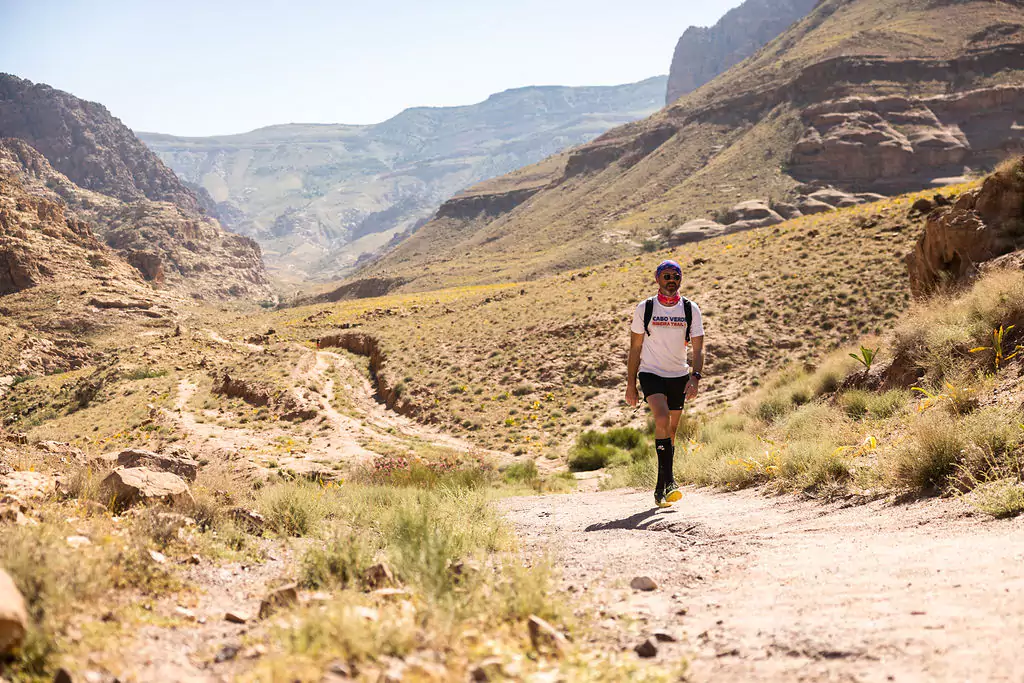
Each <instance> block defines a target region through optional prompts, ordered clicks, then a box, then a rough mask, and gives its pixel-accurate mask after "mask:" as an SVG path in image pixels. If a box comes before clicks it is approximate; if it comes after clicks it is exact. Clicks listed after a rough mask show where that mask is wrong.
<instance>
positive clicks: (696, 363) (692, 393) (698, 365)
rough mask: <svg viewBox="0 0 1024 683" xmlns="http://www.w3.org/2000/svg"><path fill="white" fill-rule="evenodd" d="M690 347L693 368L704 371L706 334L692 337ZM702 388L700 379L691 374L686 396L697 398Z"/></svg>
mask: <svg viewBox="0 0 1024 683" xmlns="http://www.w3.org/2000/svg"><path fill="white" fill-rule="evenodd" d="M690 348H691V349H692V350H693V369H694V370H696V371H697V372H704V336H703V335H701V336H700V337H690ZM699 388H700V380H699V379H697V378H696V377H694V376H693V375H692V374H691V375H690V381H689V382H687V383H686V398H688V399H690V398H696V397H697V391H698V389H699Z"/></svg>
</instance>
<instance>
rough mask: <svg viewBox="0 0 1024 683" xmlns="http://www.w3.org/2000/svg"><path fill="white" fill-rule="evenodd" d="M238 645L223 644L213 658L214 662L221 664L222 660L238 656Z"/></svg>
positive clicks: (229, 659)
mask: <svg viewBox="0 0 1024 683" xmlns="http://www.w3.org/2000/svg"><path fill="white" fill-rule="evenodd" d="M241 649H242V648H240V647H239V646H238V645H225V646H223V647H222V648H221V649H220V650H218V651H217V654H216V655H215V656H214V658H213V662H214V664H222V663H224V662H230V661H231V660H232V659H234V658H235V657H237V656H238V652H239V651H240V650H241Z"/></svg>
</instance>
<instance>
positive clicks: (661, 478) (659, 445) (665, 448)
mask: <svg viewBox="0 0 1024 683" xmlns="http://www.w3.org/2000/svg"><path fill="white" fill-rule="evenodd" d="M654 450H655V452H656V453H657V454H658V485H657V487H655V489H654V491H655V492H656V493H662V492H664V490H665V485H666V484H668V482H669V481H671V477H672V470H671V462H672V439H655V440H654ZM666 463H669V465H668V467H669V469H666V467H665V465H666ZM666 473H668V478H666V476H665V474H666Z"/></svg>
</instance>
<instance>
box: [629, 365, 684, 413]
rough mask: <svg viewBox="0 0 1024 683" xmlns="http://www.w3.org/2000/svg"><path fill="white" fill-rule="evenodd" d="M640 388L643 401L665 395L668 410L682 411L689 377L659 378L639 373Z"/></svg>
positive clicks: (658, 376)
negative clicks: (656, 395) (655, 395)
mask: <svg viewBox="0 0 1024 683" xmlns="http://www.w3.org/2000/svg"><path fill="white" fill-rule="evenodd" d="M638 379H639V380H640V388H641V389H642V390H643V392H644V400H647V399H649V398H650V397H651V396H653V395H654V394H665V396H666V398H668V409H669V410H682V409H683V404H684V403H686V383H687V382H689V381H690V376H689V375H683V376H682V377H661V376H660V375H654V374H651V373H649V372H641V373H640V374H639V375H638Z"/></svg>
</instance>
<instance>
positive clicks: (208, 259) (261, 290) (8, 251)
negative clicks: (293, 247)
mask: <svg viewBox="0 0 1024 683" xmlns="http://www.w3.org/2000/svg"><path fill="white" fill-rule="evenodd" d="M0 171H2V173H3V178H4V180H5V185H4V187H3V189H2V190H0V196H3V197H6V199H7V201H8V203H11V202H13V204H12V205H13V206H14V207H15V208H17V207H19V206H28V207H31V206H35V203H39V202H41V203H40V204H39V206H41V207H45V208H40V209H38V210H39V211H42V212H43V213H44V214H45V220H46V221H48V222H49V223H53V224H54V225H57V224H61V223H63V224H64V227H63V228H61V229H59V230H58V229H57V228H55V227H52V226H49V227H47V226H46V224H45V222H44V224H43V225H42V226H41V227H39V228H37V229H34V232H30V233H26V232H25V231H24V227H25V226H26V225H31V224H30V223H29V224H26V223H25V221H24V220H21V219H19V220H18V221H17V222H16V224H17V225H16V227H14V228H8V229H7V230H8V233H9V234H8V238H10V237H11V236H12V235H13V236H14V237H19V236H20V237H19V239H14V240H12V239H8V240H7V241H5V242H4V244H3V245H0V259H2V260H3V262H4V263H6V264H7V266H6V272H7V275H6V276H2V278H0V279H3V280H4V282H5V283H6V284H5V285H0V294H2V293H10V292H12V291H16V290H19V289H24V288H25V287H29V286H33V285H35V284H39V283H41V282H44V281H48V280H50V279H52V278H50V276H51V275H56V274H59V273H64V274H65V275H66V276H67V277H86V276H90V277H92V276H111V274H112V273H113V274H116V275H117V276H118V277H120V276H121V275H123V272H122V266H123V267H124V269H127V270H128V271H131V272H132V276H131V279H135V280H145V281H148V282H150V283H151V286H150V289H151V288H152V287H154V286H155V287H168V288H171V289H176V290H179V291H183V292H187V293H189V294H192V295H194V296H197V297H201V298H232V297H240V296H248V297H253V298H268V297H270V296H271V291H270V286H269V283H268V281H267V278H266V274H265V272H264V269H263V263H262V261H261V258H260V249H259V246H258V245H257V244H256V243H255V242H253V241H252V240H251V239H249V238H247V237H242V236H241V235H233V234H231V233H228V232H225V231H224V230H222V229H221V227H220V226H219V225H218V224H217V223H216V221H214V220H212V219H210V218H206V217H205V216H201V215H199V214H196V213H191V212H189V211H186V210H185V209H183V208H181V207H180V206H178V205H176V204H171V203H169V202H154V201H149V200H147V199H140V200H137V201H134V202H131V203H125V202H123V201H120V200H119V199H115V198H113V197H109V196H107V195H104V194H100V193H98V192H91V191H89V190H85V189H82V188H81V187H78V186H77V185H76V184H74V183H72V182H71V181H70V180H69V179H68V178H67V177H66V176H64V175H63V174H61V173H58V172H57V171H55V170H54V169H53V167H51V166H50V164H49V162H48V161H47V160H46V159H45V158H43V156H42V155H41V154H40V153H39V152H37V151H36V150H35V149H34V148H32V147H31V146H29V145H28V143H26V142H25V141H23V140H17V139H12V138H7V139H0ZM26 210H27V209H26ZM19 211H21V213H22V214H24V211H25V210H19ZM40 220H43V219H42V218H41V219H40ZM17 226H21V227H17ZM12 231H13V232H12ZM35 232H39V233H41V234H42V235H43V236H45V237H47V238H48V239H47V240H45V241H40V240H39V239H33V240H28V239H27V237H26V235H27V236H31V235H32V234H35ZM62 239H63V240H66V241H67V242H68V244H67V245H61V244H59V240H62ZM83 240H85V242H83ZM97 240H98V241H97ZM94 243H95V245H94ZM73 247H80V248H82V249H87V251H88V250H92V251H91V252H90V253H89V254H87V255H86V256H82V255H81V254H79V253H78V252H76V251H74V250H73ZM69 250H71V251H69ZM72 252H73V253H72ZM65 261H67V263H66V264H65V263H64V262H65ZM82 263H88V264H89V267H88V268H84V267H80V266H81V264H82ZM26 264H35V265H34V266H29V265H26ZM48 264H49V265H48ZM69 264H70V265H69ZM129 264H130V266H131V267H128V266H129ZM0 268H2V267H0ZM107 270H110V271H111V273H106V272H105V271H107Z"/></svg>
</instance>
